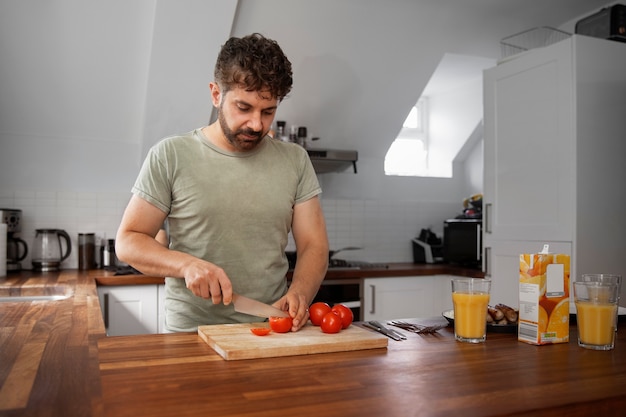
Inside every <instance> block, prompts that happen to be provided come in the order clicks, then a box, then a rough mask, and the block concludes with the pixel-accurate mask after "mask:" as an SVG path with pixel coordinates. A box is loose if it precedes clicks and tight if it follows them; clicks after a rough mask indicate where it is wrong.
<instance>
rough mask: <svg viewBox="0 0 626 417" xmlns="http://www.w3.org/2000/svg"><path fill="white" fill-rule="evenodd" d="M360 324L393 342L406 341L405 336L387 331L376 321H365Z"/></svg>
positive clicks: (393, 331) (390, 330)
mask: <svg viewBox="0 0 626 417" xmlns="http://www.w3.org/2000/svg"><path fill="white" fill-rule="evenodd" d="M362 324H363V326H365V327H367V328H370V329H372V330H375V331H377V332H378V333H382V334H384V335H385V336H387V337H390V338H392V339H393V340H406V336H404V335H403V334H401V333H398V332H396V331H395V330H392V329H388V328H386V327H385V326H383V325H382V324H380V323H379V322H377V321H365V322H363V323H362Z"/></svg>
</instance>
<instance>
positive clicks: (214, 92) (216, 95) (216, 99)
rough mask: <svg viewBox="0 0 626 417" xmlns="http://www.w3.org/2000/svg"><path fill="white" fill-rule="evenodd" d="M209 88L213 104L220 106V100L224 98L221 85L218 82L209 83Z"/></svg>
mask: <svg viewBox="0 0 626 417" xmlns="http://www.w3.org/2000/svg"><path fill="white" fill-rule="evenodd" d="M209 88H210V89H211V102H212V103H213V106H215V107H218V108H219V106H220V101H221V100H222V91H221V90H220V86H219V85H218V84H217V83H216V82H211V83H209Z"/></svg>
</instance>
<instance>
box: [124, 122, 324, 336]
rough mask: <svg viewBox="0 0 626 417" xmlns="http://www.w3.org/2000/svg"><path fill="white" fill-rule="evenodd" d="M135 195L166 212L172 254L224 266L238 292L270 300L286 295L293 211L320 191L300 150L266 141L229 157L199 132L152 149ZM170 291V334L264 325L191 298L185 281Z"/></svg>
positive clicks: (169, 281) (172, 283)
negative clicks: (230, 325)
mask: <svg viewBox="0 0 626 417" xmlns="http://www.w3.org/2000/svg"><path fill="white" fill-rule="evenodd" d="M132 192H133V193H134V194H136V195H137V196H139V197H141V198H143V199H144V200H146V201H148V202H150V203H151V204H153V205H155V206H156V207H158V208H159V209H160V210H163V211H164V212H165V213H167V214H168V225H169V238H170V248H171V249H174V250H177V251H181V252H185V253H189V254H191V255H193V256H196V257H198V258H201V259H204V260H207V261H209V262H212V263H214V264H216V265H218V266H220V267H221V268H223V269H224V270H225V271H226V274H227V275H228V276H229V278H230V279H231V281H232V284H233V290H234V291H235V292H237V293H240V294H243V295H246V296H248V297H251V298H254V299H257V300H260V301H263V302H266V303H273V302H274V301H276V300H277V299H278V298H280V297H281V296H282V295H284V294H285V292H286V291H287V282H286V279H285V275H286V272H287V269H288V263H287V260H286V258H285V254H284V251H285V247H286V245H287V242H288V234H289V232H290V231H291V222H292V217H293V207H294V205H295V204H297V203H300V202H303V201H306V200H308V199H310V198H313V197H314V196H316V195H318V194H320V193H321V189H320V186H319V182H318V180H317V177H316V176H315V172H314V170H313V166H312V164H311V161H310V159H309V157H308V154H307V152H306V150H305V149H304V148H302V147H301V146H299V145H296V144H293V143H284V142H281V141H278V140H274V139H272V138H270V137H269V136H267V137H265V138H264V139H263V142H262V143H261V144H260V145H259V146H258V147H257V148H256V149H255V150H254V151H252V152H246V153H232V152H227V151H224V150H222V149H219V148H217V147H215V146H214V145H212V144H211V143H210V142H209V141H208V140H207V139H206V137H205V136H204V135H203V133H202V131H201V130H200V129H196V130H194V131H192V132H189V133H186V134H183V135H180V136H172V137H169V138H165V139H163V140H162V141H160V142H159V143H157V144H156V145H155V146H154V147H153V148H152V149H150V152H149V154H148V156H147V157H146V160H145V161H144V164H143V166H142V168H141V171H140V173H139V176H138V178H137V181H136V182H135V185H134V187H133V189H132ZM165 287H166V300H165V308H166V326H167V328H168V329H169V330H172V331H196V330H197V326H199V325H205V324H218V323H236V322H253V321H258V320H259V318H257V317H253V316H249V315H246V314H241V313H236V312H235V311H234V309H233V306H232V305H229V306H224V305H223V304H219V305H213V303H212V302H211V301H210V300H204V299H202V298H201V297H196V296H194V295H193V294H192V293H191V291H189V290H188V289H187V288H186V286H185V281H184V280H183V279H180V278H166V280H165Z"/></svg>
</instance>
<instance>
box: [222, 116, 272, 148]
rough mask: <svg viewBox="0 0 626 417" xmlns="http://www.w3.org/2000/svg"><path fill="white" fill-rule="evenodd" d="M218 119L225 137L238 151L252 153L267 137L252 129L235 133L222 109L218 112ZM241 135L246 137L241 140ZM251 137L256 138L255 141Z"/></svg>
mask: <svg viewBox="0 0 626 417" xmlns="http://www.w3.org/2000/svg"><path fill="white" fill-rule="evenodd" d="M217 118H218V120H219V122H220V127H221V128H222V132H223V133H224V137H225V138H226V140H227V141H228V143H230V144H231V145H232V146H233V147H235V149H237V150H238V151H250V150H252V149H254V148H256V147H257V146H258V144H259V143H261V140H263V137H264V136H265V134H263V132H255V131H254V130H250V129H243V130H234V131H233V130H232V129H231V128H230V127H229V126H228V123H227V122H226V118H224V112H223V111H222V109H221V108H220V111H219V112H218V116H217ZM239 135H243V136H246V137H245V138H240V137H239ZM251 137H254V139H250V138H251Z"/></svg>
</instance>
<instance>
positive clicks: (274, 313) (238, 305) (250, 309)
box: [233, 293, 289, 318]
mask: <svg viewBox="0 0 626 417" xmlns="http://www.w3.org/2000/svg"><path fill="white" fill-rule="evenodd" d="M233 304H234V306H235V311H238V312H240V313H244V314H249V315H251V316H257V317H265V318H268V317H289V313H287V312H286V311H282V310H279V309H277V308H276V307H272V306H271V305H269V304H265V303H262V302H260V301H257V300H253V299H252V298H248V297H244V296H243V295H241V294H235V293H233Z"/></svg>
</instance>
